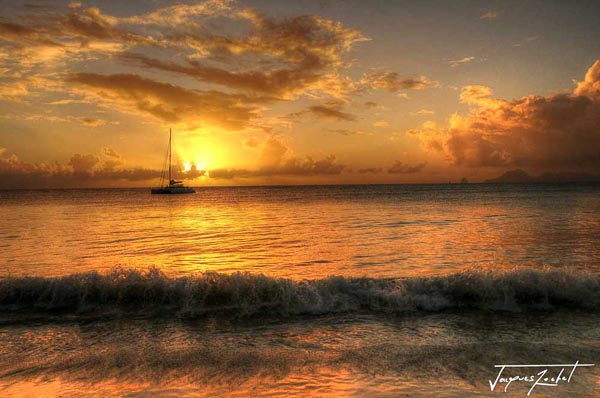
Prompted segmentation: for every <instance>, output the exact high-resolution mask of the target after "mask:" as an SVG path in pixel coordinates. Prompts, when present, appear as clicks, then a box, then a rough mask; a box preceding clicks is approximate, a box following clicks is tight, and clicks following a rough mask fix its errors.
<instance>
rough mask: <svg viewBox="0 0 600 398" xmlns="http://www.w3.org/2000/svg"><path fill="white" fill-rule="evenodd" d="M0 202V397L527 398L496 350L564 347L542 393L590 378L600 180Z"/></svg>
mask: <svg viewBox="0 0 600 398" xmlns="http://www.w3.org/2000/svg"><path fill="white" fill-rule="evenodd" d="M0 204H1V205H0V246H1V247H0V250H1V251H0V253H2V254H1V255H0V395H3V396H60V395H62V396H98V395H100V396H122V395H126V396H147V395H159V396H180V395H185V396H221V395H230V396H240V397H246V396H282V395H294V396H356V397H362V396H374V397H396V396H423V397H426V396H448V397H450V396H451V397H462V396H519V397H524V396H526V394H527V391H528V389H529V387H530V386H531V384H530V383H529V384H527V386H526V384H525V383H518V382H515V383H514V384H512V385H511V386H509V388H508V392H507V393H504V392H503V390H502V389H503V388H504V386H505V384H504V385H502V384H501V386H500V387H498V388H497V389H496V390H495V391H494V392H492V391H490V387H489V384H488V380H492V381H493V380H494V379H495V377H496V375H497V369H496V368H494V365H497V364H570V363H575V362H576V361H579V363H594V364H596V366H595V367H588V368H578V369H577V370H576V372H575V374H574V376H573V378H572V380H571V381H570V382H569V383H563V384H560V385H559V386H557V387H537V388H536V389H535V390H534V392H533V393H532V396H557V397H563V396H567V397H569V396H572V397H579V396H584V397H585V396H589V397H592V396H598V392H599V391H600V372H599V370H598V369H599V368H598V366H600V365H598V364H597V362H598V359H599V358H600V308H599V305H600V244H599V243H600V239H599V238H598V236H600V185H594V184H567V185H453V186H367V187H364V186H362V187H361V186H351V187H288V188H283V187H282V188H211V189H202V190H200V191H199V193H198V194H196V195H189V196H178V197H163V196H150V195H149V193H148V192H147V191H146V190H80V191H18V192H6V191H5V192H0ZM117 264H120V265H122V267H121V268H114V266H115V265H117ZM152 265H153V266H155V268H153V269H150V270H149V268H148V267H149V266H152ZM259 274H263V275H262V276H261V275H259ZM331 275H337V276H331ZM538 371H540V370H536V368H530V369H526V370H525V371H523V374H526V375H529V374H535V372H538ZM568 371H570V369H568Z"/></svg>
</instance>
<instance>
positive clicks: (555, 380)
mask: <svg viewBox="0 0 600 398" xmlns="http://www.w3.org/2000/svg"><path fill="white" fill-rule="evenodd" d="M591 366H594V364H593V363H579V361H577V362H575V363H572V364H549V365H508V364H507V365H494V367H495V368H500V370H499V371H498V375H497V376H496V380H494V381H493V382H492V381H491V380H488V381H489V383H490V390H491V391H494V390H495V389H496V386H497V385H498V383H500V384H506V385H505V386H504V392H507V390H508V386H510V385H511V384H512V383H513V382H523V383H532V384H531V388H530V389H529V391H528V392H527V396H528V397H529V396H530V395H531V393H532V392H533V390H534V389H535V388H536V387H537V386H541V387H557V386H558V385H559V384H560V383H561V382H567V383H570V382H571V378H572V377H573V374H574V373H575V369H577V368H581V367H591ZM506 368H545V369H543V370H542V371H540V372H538V373H536V374H535V375H531V374H528V375H524V374H515V375H513V376H510V377H506V376H505V377H503V376H502V373H503V372H504V370H505V369H506ZM550 368H559V369H560V372H559V373H558V375H556V376H547V374H548V372H549V369H550ZM565 369H571V372H570V374H569V377H566V376H563V374H564V373H565Z"/></svg>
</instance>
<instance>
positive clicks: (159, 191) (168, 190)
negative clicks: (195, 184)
mask: <svg viewBox="0 0 600 398" xmlns="http://www.w3.org/2000/svg"><path fill="white" fill-rule="evenodd" d="M150 192H151V193H152V194H153V195H176V194H184V193H196V191H195V190H194V188H190V187H162V188H152V190H151V191H150Z"/></svg>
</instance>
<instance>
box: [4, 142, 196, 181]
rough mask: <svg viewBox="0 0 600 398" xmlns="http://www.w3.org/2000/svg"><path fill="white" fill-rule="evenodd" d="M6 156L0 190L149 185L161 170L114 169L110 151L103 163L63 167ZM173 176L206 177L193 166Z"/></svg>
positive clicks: (91, 160)
mask: <svg viewBox="0 0 600 398" xmlns="http://www.w3.org/2000/svg"><path fill="white" fill-rule="evenodd" d="M1 149H4V148H1ZM7 152H8V151H7V150H6V149H4V150H3V151H0V189H15V188H28V189H32V188H69V187H81V186H112V185H114V184H115V183H118V182H119V181H129V182H136V181H137V182H140V181H141V182H144V181H146V182H148V183H150V182H151V181H152V180H156V179H158V178H160V176H161V170H153V169H147V168H142V167H133V168H124V167H116V166H117V165H119V164H120V159H121V158H120V157H119V158H117V157H116V155H118V154H117V153H116V152H114V151H113V150H112V149H110V148H104V149H103V151H102V152H103V154H104V155H106V156H108V157H109V159H108V160H106V161H101V160H100V159H99V158H98V157H97V156H95V155H93V154H85V155H82V154H74V155H73V156H72V157H71V159H70V160H69V162H68V163H67V164H61V163H57V162H54V163H29V162H26V161H23V160H21V159H19V158H18V157H17V156H16V155H15V154H8V153H7ZM174 173H175V178H185V179H194V178H197V177H201V176H203V175H205V174H206V173H205V171H204V170H197V169H196V166H195V165H193V166H192V169H191V170H189V171H187V172H186V171H183V169H182V167H181V165H175V170H174Z"/></svg>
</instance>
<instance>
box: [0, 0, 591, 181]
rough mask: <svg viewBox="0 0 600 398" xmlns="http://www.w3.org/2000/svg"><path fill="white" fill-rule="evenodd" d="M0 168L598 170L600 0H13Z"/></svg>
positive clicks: (3, 19)
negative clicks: (166, 163)
mask: <svg viewBox="0 0 600 398" xmlns="http://www.w3.org/2000/svg"><path fill="white" fill-rule="evenodd" d="M0 13H1V14H0V181H1V182H0V188H14V187H32V188H36V187H105V186H106V187H108V186H150V185H154V184H156V183H157V179H158V177H159V176H160V170H161V167H162V164H163V160H164V156H165V152H166V145H167V139H168V131H169V128H172V130H173V133H174V144H173V145H174V154H173V156H174V163H175V165H174V167H175V169H176V170H177V175H178V177H181V178H185V179H186V182H187V183H188V184H190V185H256V184H338V183H339V184H343V183H430V182H448V181H458V180H460V179H461V178H462V177H467V178H468V179H469V180H471V181H481V180H483V179H486V178H490V177H495V176H497V175H499V174H502V173H503V172H505V171H507V170H511V169H516V168H522V169H525V170H526V171H528V172H529V173H532V174H539V173H542V172H565V171H568V172H573V173H592V174H594V173H596V174H599V173H600V61H599V60H598V59H600V41H599V40H598V39H597V38H598V37H600V28H599V26H598V25H599V24H598V23H597V21H598V17H600V5H599V4H598V3H597V2H593V1H590V2H586V1H581V2H577V3H575V2H564V1H556V2H553V1H543V2H538V1H525V2H523V1H518V2H517V1H515V2H511V1H498V2H496V1H455V2H443V1H418V2H417V1H397V2H388V1H381V2H380V1H372V2H366V1H327V0H323V1H301V2H291V1H277V2H273V1H239V2H236V1H229V0H207V1H187V2H185V1H182V2H173V1H160V0H156V1H123V2H112V1H111V2H108V1H94V2H91V1H88V2H62V1H35V0H29V1H23V2H22V1H11V2H5V3H3V4H2V11H0Z"/></svg>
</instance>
